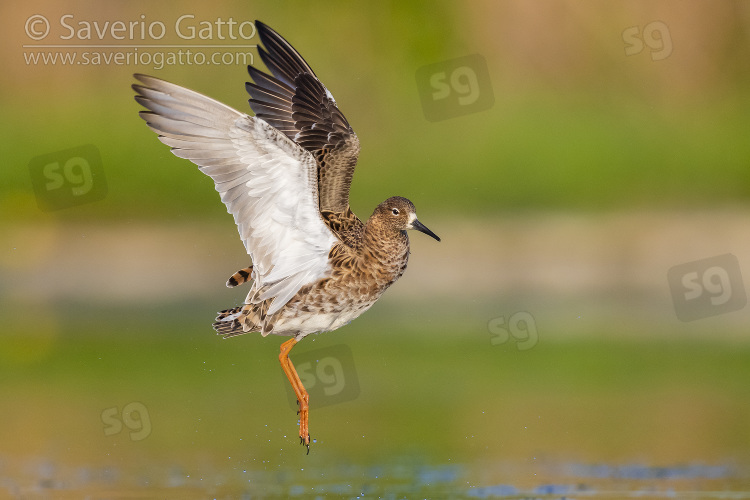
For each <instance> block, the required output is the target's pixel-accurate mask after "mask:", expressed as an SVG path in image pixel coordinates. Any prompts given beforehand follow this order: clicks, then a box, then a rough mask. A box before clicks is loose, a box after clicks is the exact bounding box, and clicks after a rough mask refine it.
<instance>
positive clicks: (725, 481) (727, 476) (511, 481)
mask: <svg viewBox="0 0 750 500" xmlns="http://www.w3.org/2000/svg"><path fill="white" fill-rule="evenodd" d="M0 464H1V465H0V471H2V472H0V498H5V497H8V498H83V497H86V496H88V497H93V498H151V497H162V498H207V497H211V498H248V499H249V498H289V497H293V498H390V499H400V498H509V499H536V498H540V499H541V498H544V499H560V500H562V499H569V498H641V499H651V498H678V499H683V498H691V499H714V498H716V499H718V498H732V499H744V498H750V476H748V474H747V472H746V471H747V468H743V467H740V466H738V465H727V464H722V465H705V464H687V465H675V466H671V467H664V466H660V467H652V466H648V465H642V464H626V465H617V464H581V463H547V464H538V463H534V464H533V465H528V464H526V465H524V464H519V463H492V464H472V465H466V464H464V465H457V464H444V465H427V464H424V463H422V464H420V463H417V462H416V461H407V460H397V461H396V463H393V464H385V465H373V466H359V465H351V464H349V465H336V466H325V467H321V466H313V467H305V468H302V469H298V470H290V469H281V468H279V469H277V470H272V469H241V468H237V469H222V468H213V467H204V468H203V470H202V471H201V473H200V474H197V475H196V474H190V473H187V472H186V470H185V469H184V468H183V467H181V466H179V465H172V466H156V467H154V466H148V467H146V466H143V467H142V468H138V467H135V468H131V469H128V470H126V469H124V468H120V467H113V466H95V465H86V466H71V465H63V464H59V463H53V462H51V461H46V460H42V459H39V460H30V461H28V462H26V463H24V464H18V463H14V462H12V461H11V460H10V459H8V458H5V459H3V460H2V461H1V462H0ZM212 469H213V470H212ZM530 478H533V479H530Z"/></svg>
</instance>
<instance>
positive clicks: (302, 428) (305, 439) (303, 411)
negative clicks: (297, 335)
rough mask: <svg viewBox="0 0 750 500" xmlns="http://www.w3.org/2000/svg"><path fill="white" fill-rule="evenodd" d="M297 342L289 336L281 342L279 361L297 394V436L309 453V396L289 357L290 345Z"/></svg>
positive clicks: (292, 345)
mask: <svg viewBox="0 0 750 500" xmlns="http://www.w3.org/2000/svg"><path fill="white" fill-rule="evenodd" d="M296 343H297V341H296V340H295V339H294V338H291V339H289V340H287V341H286V342H284V343H283V344H281V352H280V353H279V362H280V363H281V369H282V370H284V373H285V374H286V378H288V379H289V383H290V384H292V389H294V394H296V395H297V404H299V411H298V412H297V414H298V415H299V438H300V442H301V443H302V444H304V445H305V446H307V453H310V431H309V430H308V426H307V418H308V411H309V408H310V405H309V404H308V403H309V401H310V396H309V395H308V394H307V391H306V390H305V387H304V386H303V385H302V381H301V380H300V379H299V375H297V370H295V369H294V365H293V364H292V360H290V359H289V352H290V351H291V350H292V347H294V345H295V344H296Z"/></svg>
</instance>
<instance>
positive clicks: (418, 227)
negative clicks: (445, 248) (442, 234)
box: [411, 219, 440, 241]
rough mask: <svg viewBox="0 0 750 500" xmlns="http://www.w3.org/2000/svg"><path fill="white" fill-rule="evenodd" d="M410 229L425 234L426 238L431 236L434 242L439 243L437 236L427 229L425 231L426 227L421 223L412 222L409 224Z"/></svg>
mask: <svg viewBox="0 0 750 500" xmlns="http://www.w3.org/2000/svg"><path fill="white" fill-rule="evenodd" d="M411 227H412V229H416V230H417V231H420V232H422V233H424V234H426V235H427V236H432V237H433V238H435V239H436V240H438V241H440V238H439V237H438V235H437V234H435V233H433V232H432V231H430V230H429V229H427V226H425V225H424V224H422V223H421V222H419V221H418V220H417V219H414V222H412V223H411Z"/></svg>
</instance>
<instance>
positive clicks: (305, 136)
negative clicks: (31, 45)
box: [133, 21, 440, 453]
mask: <svg viewBox="0 0 750 500" xmlns="http://www.w3.org/2000/svg"><path fill="white" fill-rule="evenodd" d="M256 27H257V29H258V34H259V36H260V40H261V42H262V44H263V48H259V49H258V51H259V54H260V56H261V59H262V60H263V62H264V63H265V65H266V67H267V68H268V70H269V71H270V74H267V73H264V72H262V71H260V70H258V69H256V68H254V67H252V66H250V67H248V72H249V73H250V76H251V78H252V79H253V82H252V83H247V84H246V89H247V91H248V93H249V94H250V97H251V98H250V100H249V103H250V107H251V108H252V110H253V111H254V112H255V116H254V117H250V116H248V115H245V114H243V113H240V112H238V111H236V110H234V109H232V108H230V107H228V106H225V105H223V104H221V103H219V102H218V101H215V100H213V99H211V98H209V97H206V96H204V95H202V94H199V93H197V92H194V91H191V90H188V89H185V88H184V87H180V86H178V85H174V84H172V83H169V82H165V81H163V80H160V79H158V78H154V77H150V76H146V75H135V77H136V78H137V79H138V80H139V82H140V83H139V84H136V85H134V86H133V88H134V89H135V91H136V92H137V95H136V101H138V102H139V103H140V104H142V105H143V106H144V107H145V108H146V109H147V110H146V111H142V112H141V117H142V118H144V119H145V120H146V121H147V123H148V125H149V127H151V128H152V129H153V130H154V131H156V132H157V133H158V134H159V138H160V140H161V141H162V142H164V143H165V144H167V145H168V146H170V147H171V148H172V152H173V153H174V154H175V155H177V156H178V157H180V158H186V159H189V160H190V161H192V162H193V163H195V164H196V165H198V166H199V168H200V169H201V171H203V172H204V173H205V174H206V175H208V176H209V177H211V178H212V180H213V181H214V185H215V187H216V190H217V191H218V192H219V193H220V195H221V200H222V202H224V204H225V205H226V206H227V210H228V211H229V212H230V213H231V214H232V215H233V216H234V220H235V223H236V224H237V227H238V230H239V233H240V237H241V239H242V241H243V243H244V244H245V247H246V249H247V252H248V254H249V255H250V257H251V260H252V265H251V266H249V267H246V268H243V269H240V270H239V271H237V272H236V273H234V274H233V275H232V276H231V277H230V278H229V280H228V281H227V286H228V287H235V286H239V285H242V284H243V283H246V282H247V283H249V284H250V290H249V293H248V295H247V297H246V299H245V303H244V304H243V305H242V306H239V307H234V308H230V309H226V310H224V311H221V312H220V313H219V314H218V316H217V317H216V320H215V322H214V325H213V326H214V329H215V330H216V332H217V333H218V334H219V335H222V336H223V337H224V338H230V337H235V336H238V335H242V334H245V333H250V332H259V333H260V334H261V335H262V336H264V337H265V336H268V335H280V336H290V337H291V339H290V340H287V341H286V342H284V343H282V345H281V348H280V351H279V362H280V364H281V367H282V369H283V370H284V373H285V374H286V376H287V378H288V379H289V382H290V384H291V385H292V389H293V390H294V392H295V394H296V396H297V400H298V403H299V437H300V440H301V442H302V443H303V444H304V445H306V446H307V451H308V453H309V451H310V448H309V446H310V434H309V431H308V412H309V404H308V400H309V396H308V394H307V391H306V390H305V388H304V386H303V385H302V381H301V380H300V377H299V375H298V374H297V372H296V370H295V369H294V365H293V364H292V362H291V360H290V359H289V352H290V351H291V349H292V348H293V347H294V345H295V344H296V343H297V342H299V341H300V340H302V339H303V338H304V337H306V336H307V335H310V334H313V333H320V332H326V331H331V330H335V329H337V328H339V327H341V326H343V325H345V324H347V323H349V322H350V321H352V320H353V319H355V318H356V317H358V316H359V315H360V314H362V313H363V312H365V311H366V310H367V309H369V308H370V307H371V306H372V305H373V304H374V303H375V302H376V301H377V300H378V299H379V298H380V296H381V295H382V294H383V292H385V291H386V290H387V289H388V287H390V286H391V285H392V284H393V283H394V282H395V281H396V280H398V279H399V278H400V277H401V276H402V275H403V274H404V271H405V270H406V266H407V263H408V261H409V238H408V236H407V234H406V231H407V230H410V229H416V230H418V231H421V232H423V233H425V234H427V235H429V236H431V237H433V238H435V239H436V240H438V241H440V238H438V237H437V236H436V235H435V234H434V233H433V232H432V231H430V230H429V229H427V228H426V227H425V226H424V225H423V224H422V223H420V222H419V220H417V215H416V210H415V208H414V205H413V204H412V202H411V201H409V200H408V199H406V198H402V197H399V196H395V197H392V198H388V199H387V200H385V201H384V202H383V203H381V204H380V205H378V206H377V207H376V208H375V210H374V211H373V213H372V215H371V216H370V218H369V219H367V221H366V222H365V223H363V222H362V221H361V220H360V219H359V218H358V217H357V216H356V215H355V214H354V213H353V212H352V210H351V208H350V207H349V188H350V186H351V182H352V178H353V175H354V168H355V166H356V164H357V157H358V155H359V150H360V145H359V139H358V138H357V135H356V134H355V133H354V131H353V129H352V127H351V126H350V125H349V122H348V121H347V120H346V118H345V117H344V115H343V113H341V111H340V110H339V109H338V106H337V104H336V101H335V100H334V99H333V96H332V95H331V93H330V92H329V91H328V89H326V88H325V86H324V85H323V84H322V83H321V82H320V81H319V80H318V78H317V76H315V73H314V72H313V70H312V69H311V68H310V66H309V65H308V64H307V63H306V62H305V60H304V59H303V58H302V56H301V55H300V54H299V53H298V52H297V51H296V50H295V49H294V48H293V47H292V46H291V45H290V44H289V43H288V42H287V41H286V40H284V39H283V38H282V37H281V36H280V35H279V34H278V33H276V32H275V31H273V30H272V29H271V28H269V27H268V26H266V25H265V24H263V23H261V22H259V21H256Z"/></svg>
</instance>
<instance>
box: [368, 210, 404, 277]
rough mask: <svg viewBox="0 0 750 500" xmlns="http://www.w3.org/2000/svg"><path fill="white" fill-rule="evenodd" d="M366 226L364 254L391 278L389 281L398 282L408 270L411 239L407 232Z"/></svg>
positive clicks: (377, 226) (373, 225) (370, 225)
mask: <svg viewBox="0 0 750 500" xmlns="http://www.w3.org/2000/svg"><path fill="white" fill-rule="evenodd" d="M370 222H371V221H368V223H367V224H366V225H365V232H364V238H363V243H364V244H363V246H362V253H363V256H366V258H367V256H369V258H367V260H370V261H371V262H372V263H373V265H374V266H376V267H377V268H378V270H379V271H380V272H381V273H383V274H385V275H387V276H388V277H389V281H390V282H393V281H396V280H397V279H398V278H399V277H400V276H401V275H402V274H403V273H404V270H405V269H406V263H407V261H408V259H409V237H408V236H407V234H406V231H399V230H393V229H391V228H388V227H383V226H379V225H375V224H371V223H370Z"/></svg>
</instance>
